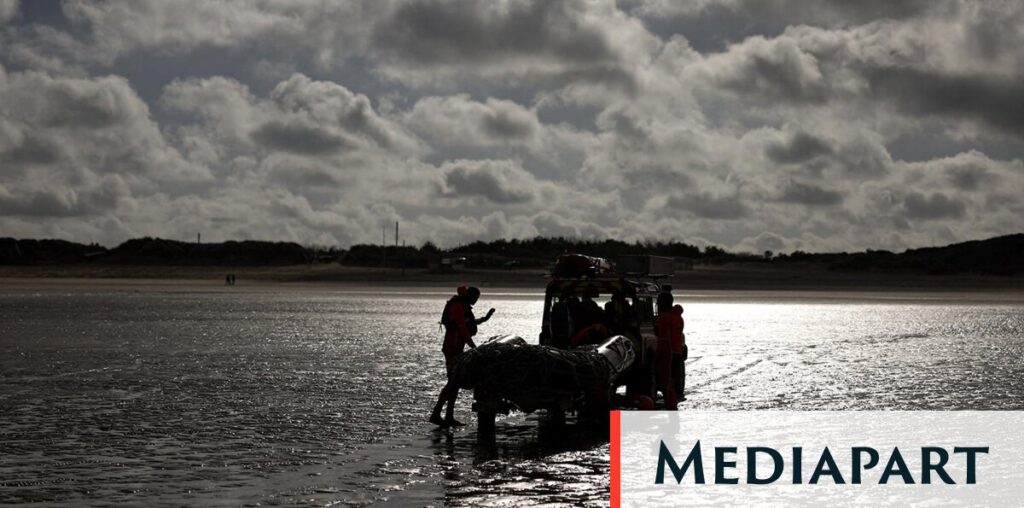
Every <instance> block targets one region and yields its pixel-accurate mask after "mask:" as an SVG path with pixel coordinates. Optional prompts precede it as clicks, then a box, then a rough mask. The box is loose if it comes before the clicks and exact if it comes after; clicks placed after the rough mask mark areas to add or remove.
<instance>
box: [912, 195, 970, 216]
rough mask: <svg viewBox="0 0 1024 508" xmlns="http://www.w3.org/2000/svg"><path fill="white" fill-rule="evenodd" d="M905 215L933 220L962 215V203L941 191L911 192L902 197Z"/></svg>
mask: <svg viewBox="0 0 1024 508" xmlns="http://www.w3.org/2000/svg"><path fill="white" fill-rule="evenodd" d="M903 206H904V207H905V209H906V213H907V216H908V217H910V218H912V219H924V220H934V219H943V218H960V217H963V216H964V204H963V203H961V202H960V201H956V200H954V199H950V198H949V197H948V196H946V195H945V194H942V193H935V194H931V195H924V194H921V193H920V192H911V193H909V194H907V195H906V197H905V198H904V199H903Z"/></svg>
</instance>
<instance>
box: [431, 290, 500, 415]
mask: <svg viewBox="0 0 1024 508" xmlns="http://www.w3.org/2000/svg"><path fill="white" fill-rule="evenodd" d="M479 298H480V290H479V289H477V288H475V287H466V286H465V285H461V286H459V288H458V290H457V294H456V295H455V296H453V297H452V298H451V299H449V300H448V302H447V303H446V304H445V306H444V311H443V312H442V313H441V325H442V326H444V343H443V345H442V346H441V352H442V353H444V366H445V370H446V371H447V373H448V376H449V380H448V382H447V383H445V385H444V388H442V389H441V393H440V395H438V397H437V403H436V404H434V410H433V412H431V414H430V422H431V423H434V424H437V425H440V426H442V427H459V426H462V425H464V424H463V423H462V422H460V421H458V420H456V419H455V400H456V399H457V398H458V396H459V386H458V385H457V384H456V383H454V382H452V380H451V371H452V367H454V366H455V363H456V362H457V360H458V358H459V355H461V354H462V351H463V350H464V349H465V348H466V346H469V347H470V348H471V349H472V348H476V344H475V343H474V342H473V336H474V335H476V331H477V325H479V324H481V323H483V322H485V321H487V320H488V319H490V318H491V316H492V315H493V314H494V309H491V310H489V311H487V315H486V316H485V317H483V318H480V319H477V318H476V317H475V316H473V305H474V304H475V303H476V302H477V300H478V299H479ZM446 403H447V404H448V410H447V412H446V413H445V418H444V419H443V420H442V419H441V409H443V408H444V405H445V404H446Z"/></svg>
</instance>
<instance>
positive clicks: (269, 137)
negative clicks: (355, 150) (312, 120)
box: [252, 120, 353, 155]
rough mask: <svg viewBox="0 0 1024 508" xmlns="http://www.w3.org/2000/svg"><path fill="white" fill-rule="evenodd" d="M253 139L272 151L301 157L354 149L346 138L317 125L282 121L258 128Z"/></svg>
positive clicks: (274, 121)
mask: <svg viewBox="0 0 1024 508" xmlns="http://www.w3.org/2000/svg"><path fill="white" fill-rule="evenodd" d="M252 139H253V141H255V142H257V143H260V144H263V145H265V146H267V147H269V148H271V149H274V150H283V151H286V152H291V153H296V154H300V155H329V154H333V153H337V152H340V151H342V150H346V149H350V148H352V147H353V144H352V143H350V142H349V141H347V140H346V139H345V138H343V137H341V136H339V135H337V134H332V133H330V132H327V131H325V130H323V129H322V128H320V127H317V126H315V125H308V124H305V123H302V122H284V121H280V120H271V121H269V122H267V123H265V124H263V125H261V126H259V127H257V128H256V130H254V131H253V132H252Z"/></svg>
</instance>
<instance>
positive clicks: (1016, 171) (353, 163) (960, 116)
mask: <svg viewBox="0 0 1024 508" xmlns="http://www.w3.org/2000/svg"><path fill="white" fill-rule="evenodd" d="M12 5H15V4H14V3H11V2H10V1H9V0H0V23H3V25H2V26H0V45H2V46H3V47H4V51H3V52H0V65H2V66H0V168H2V170H0V188H2V193H0V210H2V212H3V213H0V229H3V230H4V231H10V232H12V233H11V234H14V233H18V234H26V235H29V236H42V235H63V236H65V237H67V238H71V239H79V240H87V241H93V240H100V241H105V242H117V241H120V240H123V239H124V238H125V237H126V236H130V235H136V236H137V235H146V234H148V235H162V236H172V237H182V238H188V237H194V234H195V232H196V231H198V230H201V231H202V232H203V237H204V238H211V239H219V238H224V239H227V238H256V237H259V238H267V239H292V240H297V241H303V242H319V243H331V242H336V243H339V244H341V245H348V244H351V243H353V242H369V241H378V240H379V233H380V226H381V221H394V220H399V221H401V222H402V223H403V231H405V232H407V233H406V234H408V237H407V239H408V240H409V241H410V242H422V241H426V240H431V241H434V242H435V243H439V244H442V245H452V244H457V243H460V242H465V241H468V240H473V239H476V238H488V239H490V238H498V237H503V236H508V237H523V236H531V235H535V234H557V235H569V236H594V237H602V236H604V237H615V238H623V239H628V240H644V239H665V238H675V239H682V240H684V241H685V240H687V239H698V240H699V241H701V242H706V243H714V244H718V245H722V246H725V247H730V248H740V249H748V250H751V251H753V252H760V251H763V250H764V249H771V250H775V251H779V250H783V249H797V248H799V249H803V250H819V249H860V248H864V247H872V248H890V249H900V248H905V247H908V246H915V245H922V244H930V243H931V242H932V237H934V238H949V239H952V240H956V239H968V238H973V237H978V236H984V235H996V234H1006V233H1010V232H1017V231H1019V230H1020V220H1019V217H1020V216H1021V214H1024V200H1022V198H1021V197H1020V196H1019V195H1018V194H1019V192H1014V191H1016V190H1017V189H1019V188H1022V186H1024V180H1022V179H1024V162H1022V159H1024V144H1022V143H1021V142H1020V133H1021V125H1022V120H1021V118H1020V114H1019V113H1020V108H1019V107H1016V106H1015V105H1016V104H1019V103H1021V100H1020V99H1021V98H1022V97H1020V96H1021V95H1022V92H1021V89H1020V87H1019V86H1018V85H1017V83H1019V82H1024V79H1022V78H1024V54H1022V53H1021V52H1020V51H1019V48H1020V47H1021V46H1024V32H1021V31H1020V30H1019V27H1020V26H1021V23H1022V21H1024V8H1022V7H1021V6H1020V5H1018V4H1015V3H1012V2H970V1H959V0H939V1H935V2H932V1H927V2H926V1H917V0H914V1H909V2H884V1H876V0H870V1H868V2H843V1H838V0H836V1H833V0H825V1H822V2H813V3H807V2H797V1H795V0H767V1H753V0H701V1H697V2H688V3H680V2H663V1H661V0H625V1H613V0H597V1H577V0H570V1H566V2H540V1H527V0H508V1H502V2H488V3H480V2H469V1H467V0H442V1H419V0H357V1H352V2H329V3H324V2H320V1H319V0H298V1H295V2H287V3H280V2H276V1H263V0H261V1H254V2H244V3H241V2H215V3H214V2H210V3H203V4H198V5H193V4H190V3H186V4H181V3H175V2H163V1H160V2H157V1H155V0H141V1H138V2H130V3H107V2H100V3H96V2H77V1H76V2H65V3H63V4H60V5H56V4H45V3H44V4H41V5H40V6H39V7H36V6H33V9H35V10H33V11H31V12H29V11H25V12H29V14H31V16H22V15H21V14H10V13H14V12H15V9H14V8H13V7H8V6H12ZM18 7H21V8H22V10H24V6H18ZM4 9H8V10H6V11H5V10H4ZM5 13H7V14H5ZM920 140H927V142H922V141H920ZM908 144H909V145H912V147H911V148H912V149H908V148H907V145H908ZM695 241H696V240H695Z"/></svg>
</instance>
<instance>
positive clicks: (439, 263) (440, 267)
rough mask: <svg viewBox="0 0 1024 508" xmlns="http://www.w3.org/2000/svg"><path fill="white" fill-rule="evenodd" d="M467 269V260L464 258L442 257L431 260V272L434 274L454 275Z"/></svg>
mask: <svg viewBox="0 0 1024 508" xmlns="http://www.w3.org/2000/svg"><path fill="white" fill-rule="evenodd" d="M465 269H466V258H465V257H463V256H458V257H442V258H434V259H431V260H430V271H431V272H434V273H454V272H461V271H462V270H465Z"/></svg>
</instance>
